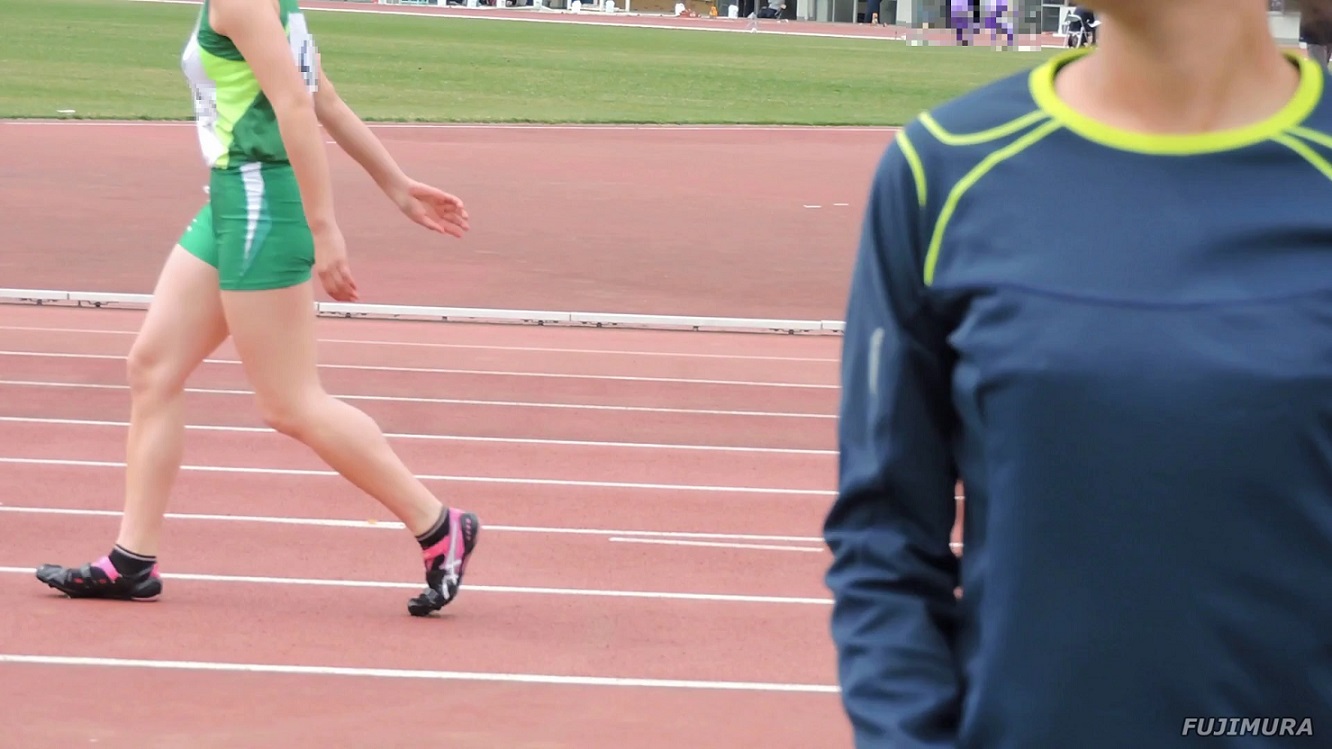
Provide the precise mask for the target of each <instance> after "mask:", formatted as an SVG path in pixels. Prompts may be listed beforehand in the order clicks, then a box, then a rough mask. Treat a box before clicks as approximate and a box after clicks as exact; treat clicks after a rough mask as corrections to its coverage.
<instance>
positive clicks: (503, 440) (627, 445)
mask: <svg viewBox="0 0 1332 749" xmlns="http://www.w3.org/2000/svg"><path fill="white" fill-rule="evenodd" d="M0 423H9V424H43V425H48V426H79V427H115V428H118V429H127V428H129V422H127V421H100V420H94V419H44V418H37V417H27V416H0ZM185 428H186V429H188V430H193V431H199V432H236V433H243V434H277V433H276V432H274V431H273V430H272V429H270V428H268V427H245V426H223V425H216V424H187V425H186V426H185ZM384 436H385V437H388V438H389V439H401V440H430V441H439V442H481V443H498V444H507V445H547V446H560V447H608V448H617V449H619V448H624V449H643V450H692V451H699V452H737V453H773V454H781V455H836V454H837V451H836V450H814V449H808V450H806V449H801V448H794V447H791V448H787V447H733V446H730V445H670V444H658V443H650V442H598V441H591V440H555V439H536V438H527V437H471V436H467V435H449V434H414V433H396V432H387V433H385V435H384Z"/></svg>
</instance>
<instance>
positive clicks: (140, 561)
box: [107, 544, 157, 575]
mask: <svg viewBox="0 0 1332 749" xmlns="http://www.w3.org/2000/svg"><path fill="white" fill-rule="evenodd" d="M107 556H109V557H110V558H111V566H113V567H115V568H116V571H117V572H119V573H120V574H122V575H141V574H143V573H144V572H147V571H148V570H150V569H152V568H153V565H154V564H157V557H149V556H144V555H143V554H135V553H134V552H132V551H129V550H127V549H124V548H122V547H121V546H120V544H116V545H115V546H114V547H112V549H111V553H110V554H108V555H107Z"/></svg>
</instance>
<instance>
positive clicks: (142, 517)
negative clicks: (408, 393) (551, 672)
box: [37, 0, 480, 616]
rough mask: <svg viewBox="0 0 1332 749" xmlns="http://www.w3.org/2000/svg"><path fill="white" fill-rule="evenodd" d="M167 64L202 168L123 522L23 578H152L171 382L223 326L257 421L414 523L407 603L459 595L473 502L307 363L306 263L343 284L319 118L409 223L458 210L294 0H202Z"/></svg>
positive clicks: (177, 256) (135, 365) (143, 346)
mask: <svg viewBox="0 0 1332 749" xmlns="http://www.w3.org/2000/svg"><path fill="white" fill-rule="evenodd" d="M181 64H182V69H183V70H184V73H185V76H186V78H187V79H188V81H189V84H190V86H191V88H192V89H193V92H194V104H195V114H196V120H197V129H198V135H199V143H200V146H201V147H202V150H203V156H204V160H205V162H206V163H207V165H208V166H209V167H210V178H209V190H208V192H209V198H208V202H207V204H206V205H205V206H204V208H203V209H202V211H200V213H199V214H198V216H197V217H195V219H194V222H193V223H192V224H191V225H190V226H189V227H188V228H187V229H186V231H185V233H184V235H183V236H182V237H181V239H180V242H179V244H178V245H177V246H176V247H175V248H174V249H173V250H172V252H171V254H170V255H169V257H168V258H167V261H166V264H165V266H164V267H163V269H162V273H161V276H160V277H159V279H158V281H157V286H156V289H155V290H154V293H153V301H152V305H151V307H150V309H149V310H148V313H147V316H146V318H145V319H144V323H143V327H142V329H141V330H140V331H139V334H138V338H137V339H136V340H135V342H134V345H133V347H132V349H131V351H130V355H129V367H128V377H129V384H130V390H131V393H132V407H131V409H132V410H131V417H130V429H129V441H128V456H127V466H128V467H127V470H126V478H125V511H124V515H123V519H122V521H121V527H120V534H119V537H118V538H117V540H116V543H115V546H114V547H113V549H112V550H111V552H110V553H109V554H108V555H107V556H106V557H103V558H102V559H100V560H99V561H97V562H93V563H92V564H88V565H84V566H82V567H78V568H65V567H60V566H57V565H45V566H43V567H41V568H39V569H38V570H37V577H38V578H39V579H40V580H41V581H42V582H44V583H46V584H48V585H50V586H51V587H53V588H56V589H57V590H60V591H62V592H64V593H66V594H67V595H69V596H71V597H76V598H118V599H146V598H153V597H156V596H158V595H159V594H160V593H161V591H162V583H161V581H160V579H159V576H158V572H157V549H158V541H159V539H160V536H161V532H162V521H163V515H164V513H165V512H166V508H167V501H168V498H169V496H170V494H171V490H172V485H173V483H174V481H175V478H176V475H177V473H178V472H179V470H180V465H181V459H182V442H183V438H184V431H185V426H184V424H185V422H184V415H183V400H184V386H185V381H186V379H187V378H188V377H189V375H190V374H191V373H192V372H193V371H194V370H195V369H196V368H197V367H198V366H199V364H200V363H201V362H202V360H203V359H204V358H205V357H206V356H208V355H209V353H210V352H212V351H213V350H215V349H216V348H217V347H218V346H219V345H220V344H221V343H222V342H223V341H224V340H226V338H227V337H228V335H230V337H231V339H232V341H233V342H234V345H235V347H236V350H237V351H238V353H239V355H240V359H241V362H242V364H243V365H244V370H245V374H246V376H247V377H248V379H249V381H250V383H251V384H252V386H253V388H254V391H255V396H256V402H257V405H258V408H259V411H260V413H261V414H262V415H263V418H264V420H265V421H266V422H267V423H268V424H269V425H270V426H272V427H273V429H275V430H276V431H278V432H280V433H282V434H285V435H288V436H290V437H293V438H295V439H297V440H299V441H301V442H302V443H304V444H305V445H307V446H309V447H310V448H311V449H312V450H314V452H315V453H316V454H317V455H318V456H319V457H320V458H322V459H323V460H324V461H325V462H326V463H327V464H328V465H329V466H330V467H332V468H333V469H334V470H336V471H337V472H338V473H339V474H341V475H342V476H343V477H345V478H346V479H348V480H349V481H351V482H352V483H353V484H354V485H355V486H357V487H358V488H360V489H361V490H363V491H365V492H366V493H367V494H369V495H370V496H372V497H374V498H375V499H377V500H379V501H380V502H381V503H382V504H383V505H384V506H385V507H387V508H388V509H389V510H390V511H391V512H392V513H393V514H394V515H396V516H397V517H398V518H399V519H400V520H402V522H403V523H404V524H405V525H406V527H407V529H408V530H409V531H411V532H412V533H413V534H414V535H415V536H416V538H417V540H418V542H419V543H420V546H421V550H422V555H423V559H424V565H425V578H426V590H425V591H424V592H423V593H422V594H421V595H420V596H418V597H416V598H414V599H412V600H411V601H410V602H409V603H408V610H409V611H410V613H412V614H413V615H416V616H424V615H427V614H430V613H432V612H435V611H438V610H439V609H441V608H442V607H443V606H445V605H447V604H448V603H449V602H451V601H452V600H453V599H454V597H455V596H456V595H457V594H458V589H459V586H460V584H461V583H462V578H463V573H464V571H465V570H466V567H467V562H468V559H469V557H470V555H471V553H472V550H473V548H474V547H475V544H476V540H477V534H478V533H479V531H480V527H479V522H478V520H477V518H476V516H475V515H474V514H472V513H468V512H463V511H460V510H457V509H451V508H449V507H447V506H445V505H443V504H442V503H441V502H440V501H439V500H438V499H436V498H435V497H434V496H433V495H432V494H431V493H430V491H429V490H427V489H426V487H425V486H424V485H423V484H422V483H421V482H420V481H418V480H417V479H416V478H415V477H414V476H413V475H412V473H411V472H410V471H409V470H408V469H407V468H406V467H405V466H404V465H403V463H402V462H401V461H400V460H399V458H398V456H397V455H396V454H395V453H394V451H393V449H392V448H391V447H390V446H389V444H388V441H387V440H386V439H385V438H384V435H383V433H382V432H381V431H380V429H379V427H378V425H377V424H376V423H375V422H374V421H373V420H372V419H371V418H370V417H369V416H367V415H366V414H364V413H362V412H361V411H359V410H357V409H356V408H354V407H353V406H351V405H349V404H347V403H344V402H342V401H339V400H336V399H334V398H333V397H332V396H330V395H329V394H328V393H327V392H325V390H324V389H323V386H322V385H321V383H320V380H319V375H318V372H317V369H316V343H315V330H314V313H313V309H314V291H313V288H312V285H313V284H312V275H313V274H317V275H318V278H319V281H320V282H321V284H322V285H323V287H324V289H325V291H327V293H328V294H329V295H330V296H331V297H332V298H334V299H336V300H339V301H352V300H355V299H356V298H357V291H356V283H355V281H354V280H353V278H352V275H351V272H350V269H349V265H348V262H347V247H346V243H345V240H344V239H343V236H342V233H341V231H340V230H339V229H338V224H337V220H336V218H335V216H334V210H333V195H332V186H331V183H330V179H329V167H328V162H327V160H326V156H325V152H324V139H323V137H322V133H321V132H320V125H321V124H322V125H323V127H324V128H325V129H326V130H327V132H328V134H329V135H330V136H332V138H333V139H334V140H335V141H336V142H337V143H338V145H339V146H341V147H342V149H343V150H344V151H346V152H347V154H348V155H350V156H351V157H352V158H353V159H354V160H356V161H357V162H358V163H359V164H360V165H361V166H362V167H363V168H364V169H365V171H366V172H367V173H368V174H369V175H370V177H371V178H373V179H374V181H375V183H376V184H377V185H379V187H380V188H381V189H382V190H383V191H384V193H385V194H386V195H387V196H388V197H389V198H390V199H391V200H392V201H393V202H394V204H396V205H397V206H398V208H399V209H401V210H402V212H403V213H404V214H405V215H406V216H407V217H408V218H410V219H411V220H413V221H415V222H416V223H418V224H420V225H422V226H424V227H426V228H427V229H430V230H433V231H436V232H440V233H443V234H448V235H451V236H454V237H462V236H463V234H464V233H465V232H466V231H467V229H468V216H467V211H466V209H465V208H464V206H463V203H462V201H460V200H459V199H458V198H456V197H454V196H452V195H449V194H447V193H445V192H442V191H440V190H438V189H436V188H434V187H431V186H429V185H425V184H422V183H420V182H417V181H415V180H412V179H410V178H409V177H407V176H406V175H405V174H404V173H403V172H402V170H401V169H400V168H399V167H398V165H397V164H396V163H395V162H394V160H393V158H392V157H391V156H390V155H389V153H388V151H387V150H386V149H385V148H384V146H383V145H382V144H381V143H380V142H379V140H378V139H377V138H376V137H375V136H374V134H373V133H372V132H371V131H370V130H369V129H368V128H367V127H366V125H365V124H364V123H363V122H362V121H361V120H360V118H358V117H357V116H356V114H355V113H354V112H352V110H351V109H350V108H349V107H348V106H347V105H346V103H344V102H343V101H342V99H341V98H339V96H338V94H337V91H336V90H335V89H334V88H333V85H332V84H331V83H330V82H329V80H328V78H327V77H326V76H325V74H324V71H323V68H322V65H321V64H320V60H319V54H318V51H317V48H316V46H315V43H314V39H313V37H312V36H311V34H310V31H309V29H308V27H307V25H306V21H305V17H304V15H303V14H302V12H301V10H300V8H299V7H298V6H297V3H296V0H204V2H203V7H202V9H201V11H200V14H199V20H198V23H197V26H196V27H195V30H194V32H193V34H192V35H191V36H190V38H189V41H188V43H187V45H186V47H185V51H184V54H183V57H182V61H181ZM312 269H313V274H312Z"/></svg>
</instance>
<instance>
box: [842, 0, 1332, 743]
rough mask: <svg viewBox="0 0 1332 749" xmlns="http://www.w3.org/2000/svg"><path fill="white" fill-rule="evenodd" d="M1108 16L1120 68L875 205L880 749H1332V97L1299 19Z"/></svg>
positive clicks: (845, 691)
mask: <svg viewBox="0 0 1332 749" xmlns="http://www.w3.org/2000/svg"><path fill="white" fill-rule="evenodd" d="M1323 1H1324V0H1305V5H1306V6H1307V5H1311V4H1312V3H1314V2H1323ZM1085 5H1086V6H1088V7H1089V8H1090V9H1092V10H1094V11H1096V13H1097V15H1098V17H1099V18H1101V19H1102V22H1103V24H1102V26H1103V33H1102V34H1101V38H1100V40H1099V47H1098V48H1096V49H1095V50H1094V51H1089V50H1086V49H1082V50H1071V51H1068V52H1065V53H1063V54H1061V55H1060V56H1058V57H1057V58H1055V59H1052V60H1051V61H1050V62H1048V63H1046V64H1043V65H1040V66H1039V67H1037V68H1035V69H1034V70H1032V71H1030V72H1027V73H1023V74H1021V75H1016V76H1012V77H1009V78H1006V79H1003V80H1000V81H997V82H995V83H993V84H990V85H987V86H985V87H983V88H980V89H978V90H976V91H974V92H972V93H970V94H968V95H965V96H963V97H960V98H959V99H956V100H953V101H950V102H948V103H946V104H944V105H942V106H940V107H938V108H937V109H934V110H933V111H931V112H928V113H925V114H922V115H921V116H920V117H919V118H917V119H916V120H914V121H913V122H911V123H910V124H909V125H908V126H907V127H906V128H905V129H904V131H903V132H901V133H900V134H898V135H897V137H896V138H895V139H894V141H893V142H892V143H891V145H889V147H888V148H887V149H886V152H885V153H884V155H883V157H882V161H881V163H880V164H879V166H878V170H877V173H876V174H875V176H874V179H873V184H872V188H871V190H870V194H869V201H868V207H867V211H866V215H865V219H864V225H863V231H862V238H861V241H860V244H859V248H858V255H857V260H856V267H855V270H854V274H853V277H852V280H851V285H850V296H849V301H848V305H847V317H846V329H845V340H844V344H843V345H844V350H843V361H842V367H843V369H842V402H841V406H840V414H839V421H838V428H839V452H840V458H839V466H838V496H837V498H836V499H835V501H834V503H833V506H832V507H831V509H830V511H829V513H828V516H827V518H826V521H825V527H824V536H825V539H826V542H827V545H828V547H829V549H830V550H831V552H832V561H831V564H830V567H829V569H828V572H827V584H828V586H829V588H830V589H831V591H832V593H833V599H834V606H833V611H832V616H831V634H832V637H833V640H834V643H835V645H836V649H837V659H838V660H837V663H838V669H839V679H840V684H841V692H842V702H843V706H844V709H845V712H846V715H847V717H848V719H849V721H850V723H851V725H852V727H853V729H854V736H855V746H856V747H857V748H858V749H1158V748H1161V749H1168V748H1173V747H1194V746H1207V747H1214V748H1215V749H1278V748H1280V749H1286V748H1295V749H1299V748H1300V747H1310V748H1311V749H1312V747H1329V746H1332V97H1329V95H1328V91H1327V87H1328V77H1327V75H1328V74H1327V71H1326V70H1325V69H1324V68H1323V66H1322V65H1320V64H1318V63H1316V62H1313V61H1310V60H1308V59H1307V58H1306V57H1304V56H1303V55H1301V54H1299V53H1287V52H1283V51H1282V50H1281V49H1280V47H1279V46H1278V45H1277V44H1276V42H1275V40H1274V39H1273V38H1272V35H1271V32H1270V31H1269V27H1268V14H1267V3H1266V0H1102V1H1101V2H1087V3H1085ZM1204 18H1205V19H1206V27H1207V33H1206V34H1198V33H1196V30H1197V28H1198V23H1199V22H1200V21H1199V19H1204ZM958 480H960V481H961V482H962V483H963V484H964V485H965V493H966V511H965V513H964V514H965V518H964V520H963V523H962V526H963V527H962V533H963V542H964V546H963V552H962V556H961V558H960V559H959V558H958V557H957V556H955V555H954V553H953V552H952V551H951V550H950V546H949V541H950V531H951V530H952V527H953V525H954V522H955V520H956V517H957V510H956V507H955V503H954V493H955V482H956V481H958ZM959 587H960V588H961V595H960V597H958V596H955V589H956V588H959Z"/></svg>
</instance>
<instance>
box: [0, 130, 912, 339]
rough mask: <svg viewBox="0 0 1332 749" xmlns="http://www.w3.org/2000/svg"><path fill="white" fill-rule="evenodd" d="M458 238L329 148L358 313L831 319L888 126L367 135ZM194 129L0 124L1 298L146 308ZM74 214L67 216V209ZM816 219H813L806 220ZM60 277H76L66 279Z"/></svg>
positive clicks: (194, 148)
mask: <svg viewBox="0 0 1332 749" xmlns="http://www.w3.org/2000/svg"><path fill="white" fill-rule="evenodd" d="M376 132H377V133H378V135H379V136H380V138H382V139H383V140H384V142H385V143H386V144H387V145H388V147H389V148H390V150H391V151H392V152H393V154H394V155H395V156H396V157H397V158H398V160H399V161H400V162H401V163H402V164H403V165H404V167H405V168H406V169H407V170H408V172H409V173H410V174H411V175H412V176H414V177H416V178H417V179H420V180H422V181H426V182H430V183H433V184H437V185H439V186H441V187H442V188H444V189H446V190H449V191H451V192H454V193H456V194H457V195H459V196H460V197H462V198H463V199H464V200H465V201H466V204H467V206H468V210H469V212H470V214H471V224H472V230H471V232H470V233H469V234H468V236H467V237H466V238H465V239H463V240H461V241H459V240H454V239H452V238H449V237H442V236H440V235H437V234H433V233H430V232H427V231H425V230H424V229H421V228H420V227H418V226H416V225H415V224H413V223H411V222H410V221H408V220H407V219H405V218H404V217H402V216H401V214H399V213H398V212H397V211H396V210H395V209H394V208H393V207H392V205H391V204H390V203H389V202H388V201H387V200H386V199H385V198H384V196H383V194H382V193H380V192H379V191H378V189H377V188H376V187H375V186H374V184H373V183H372V182H371V181H370V180H369V179H368V178H367V177H366V176H365V175H364V173H363V172H362V171H361V170H360V168H359V167H358V166H357V165H356V163H355V162H354V161H352V160H351V159H350V158H349V157H347V156H346V155H345V154H343V153H342V151H341V150H340V149H338V148H337V146H329V157H330V168H331V169H332V173H333V179H334V183H335V191H336V193H335V194H336V197H337V203H338V207H339V212H338V215H339V221H340V224H341V226H342V229H343V232H344V234H345V235H346V236H347V240H348V248H349V250H350V252H351V262H352V270H353V273H354V274H355V275H356V278H357V282H358V286H359V287H360V290H361V294H362V301H364V302H369V303H380V304H415V305H433V306H447V307H489V308H502V309H515V308H518V309H536V310H556V311H579V312H615V313H645V314H668V315H698V316H729V317H768V318H773V317H778V318H783V319H811V320H822V319H841V317H842V315H843V312H844V307H843V305H844V299H845V290H846V285H847V280H848V278H849V275H850V269H851V264H852V260H853V257H854V251H855V244H856V240H857V235H858V230H859V226H860V220H861V215H862V212H863V207H864V203H865V196H866V195H867V191H868V187H869V183H870V179H871V177H872V175H873V172H874V169H875V166H876V164H877V162H878V159H879V157H880V155H881V154H882V152H883V150H884V148H885V147H886V146H887V144H888V143H889V142H890V141H891V139H892V131H891V130H886V129H847V130H839V129H818V128H801V129H790V130H786V129H763V128H759V129H749V128H698V129H694V128H684V129H679V128H652V129H633V128H607V129H586V128H523V127H486V126H476V127H431V126H420V127H380V128H376ZM198 149H199V146H198V141H197V139H196V138H195V135H194V132H193V130H192V126H191V125H189V124H188V123H185V124H152V123H121V124H112V123H83V122H77V121H67V122H63V123H23V122H0V152H3V153H4V154H5V167H4V169H0V206H3V207H4V208H3V213H4V224H5V231H4V236H3V237H0V278H2V279H4V281H3V283H0V285H2V286H5V287H10V288H57V289H68V288H76V289H78V290H81V291H109V292H125V293H149V292H150V291H151V290H152V286H153V281H154V279H155V278H156V274H157V272H158V270H159V269H160V267H161V263H162V260H163V259H164V258H165V256H166V253H167V251H168V250H169V249H170V247H171V245H172V244H173V243H174V242H175V241H176V239H177V238H178V237H179V236H180V233H181V231H182V229H183V228H184V227H185V226H186V225H187V224H188V223H189V221H190V219H191V218H192V217H193V215H194V214H195V212H196V211H198V209H199V207H200V206H201V205H202V204H203V201H204V200H205V195H204V191H203V186H204V185H205V184H206V183H207V174H206V170H205V169H204V166H203V163H202V160H201V158H200V156H199V153H198ZM72 206H77V210H73V211H72V210H71V207H72ZM806 206H817V207H806ZM71 279H75V281H76V282H75V281H72V280H71Z"/></svg>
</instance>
